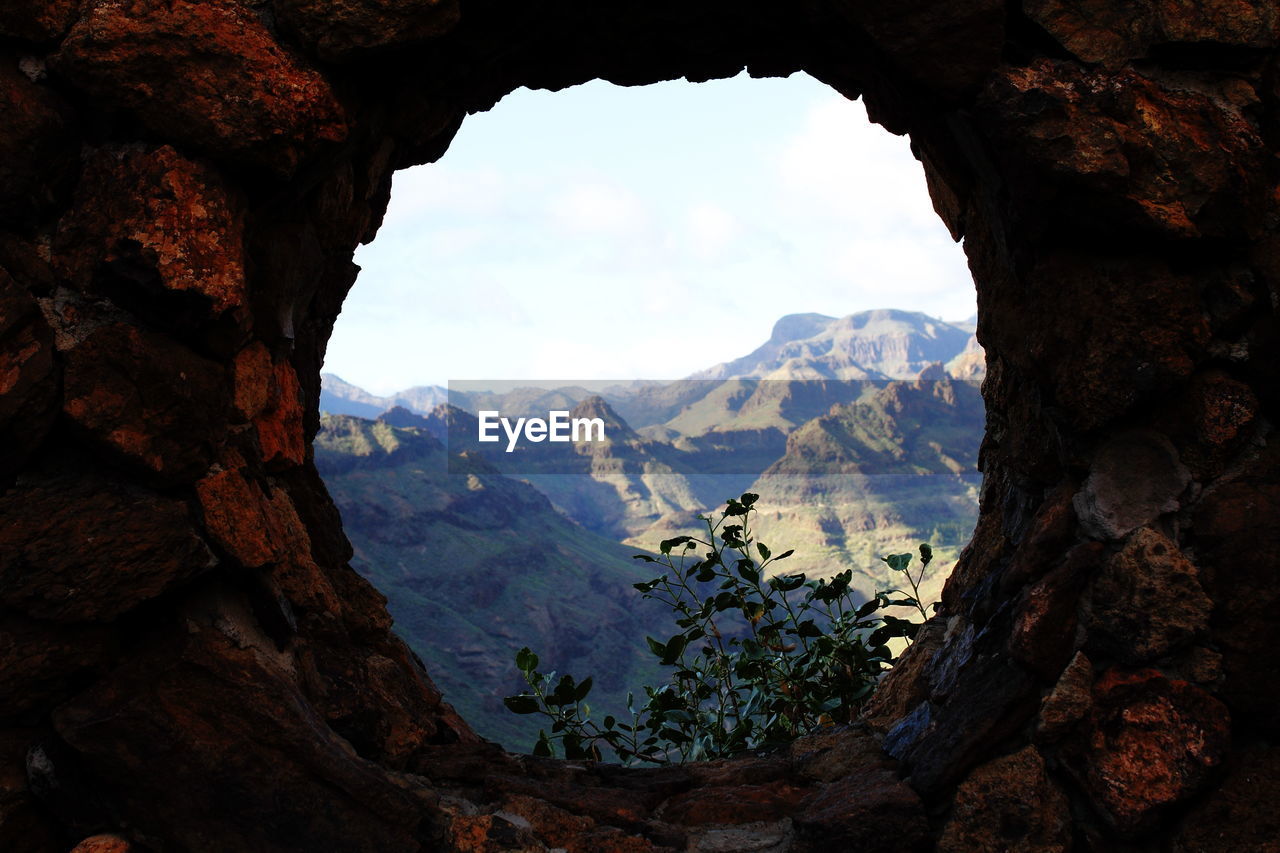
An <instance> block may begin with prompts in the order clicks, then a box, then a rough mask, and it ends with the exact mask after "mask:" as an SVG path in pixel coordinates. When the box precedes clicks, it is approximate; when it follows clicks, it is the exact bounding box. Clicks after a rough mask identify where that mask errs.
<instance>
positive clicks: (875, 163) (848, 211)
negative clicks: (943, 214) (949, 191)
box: [778, 95, 938, 233]
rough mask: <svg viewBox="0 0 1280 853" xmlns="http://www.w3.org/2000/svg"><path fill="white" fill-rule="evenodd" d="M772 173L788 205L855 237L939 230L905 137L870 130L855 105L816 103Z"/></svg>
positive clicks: (829, 101) (858, 105) (861, 108)
mask: <svg viewBox="0 0 1280 853" xmlns="http://www.w3.org/2000/svg"><path fill="white" fill-rule="evenodd" d="M778 172H779V177H780V183H781V186H782V189H783V191H784V194H785V195H787V196H790V198H789V201H791V202H792V203H798V204H801V205H805V206H809V207H810V208H811V210H812V212H813V213H822V214H825V215H827V216H835V217H838V218H839V219H840V220H841V221H842V222H843V223H844V224H845V225H847V226H850V227H855V228H857V229H858V230H860V231H871V232H876V233H886V232H891V231H898V230H901V229H904V228H906V229H913V230H914V229H926V230H929V229H933V228H935V227H937V226H938V219H937V214H936V213H934V211H933V206H932V204H931V202H930V201H929V194H928V189H927V187H926V185H925V180H924V170H923V168H922V167H921V165H920V163H919V162H918V161H917V160H916V159H915V157H914V156H913V155H912V154H911V148H910V143H909V142H908V140H907V138H906V137H899V136H894V135H892V134H890V133H889V132H888V131H886V130H884V129H883V128H880V127H877V126H874V125H872V124H871V123H870V121H869V120H868V119H867V111H866V108H865V107H864V106H863V104H862V102H861V101H848V100H845V99H844V98H842V97H840V96H837V95H832V96H830V97H829V98H826V99H824V100H822V101H820V102H818V103H817V104H815V105H814V106H813V107H812V108H811V109H810V111H809V113H808V115H807V116H806V117H805V120H804V124H803V126H802V127H801V129H800V130H799V132H798V133H796V134H795V135H794V136H792V137H791V139H790V140H789V141H788V143H787V144H786V147H785V148H784V151H783V154H782V157H781V159H780V161H779V164H778Z"/></svg>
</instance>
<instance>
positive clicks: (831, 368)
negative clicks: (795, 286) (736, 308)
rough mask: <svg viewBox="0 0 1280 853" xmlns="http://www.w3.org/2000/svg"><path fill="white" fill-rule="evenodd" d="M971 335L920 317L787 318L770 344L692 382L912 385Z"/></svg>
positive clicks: (894, 312)
mask: <svg viewBox="0 0 1280 853" xmlns="http://www.w3.org/2000/svg"><path fill="white" fill-rule="evenodd" d="M970 337H971V332H970V330H968V329H962V328H959V327H957V326H953V325H951V324H950V323H947V322H946V321H944V320H939V319H937V318H936V317H930V316H929V315H927V314H924V313H921V312H919V311H903V310H899V309H896V308H878V309H874V310H870V311H859V312H857V313H855V314H848V315H846V316H844V317H838V318H837V317H828V316H826V315H825V314H788V315H787V316H785V317H783V318H782V319H780V320H779V321H778V322H777V323H776V324H774V327H773V334H772V335H771V336H770V338H769V340H768V341H766V342H765V343H764V344H762V345H761V346H760V347H758V348H756V350H755V351H753V352H752V353H750V354H749V355H746V356H743V357H742V358H739V359H735V360H733V361H727V362H724V363H722V364H718V365H716V366H715V367H712V368H710V369H708V370H704V371H701V372H699V373H695V374H693V376H692V377H691V378H693V379H731V378H767V379H840V380H856V379H915V378H916V376H917V375H918V374H919V373H920V371H921V370H923V369H925V368H926V367H928V366H929V365H930V364H933V363H934V362H941V363H944V364H945V363H946V362H948V361H950V360H951V359H953V358H955V357H956V356H957V355H959V354H960V353H961V352H962V351H963V350H964V348H965V345H966V344H967V343H968V342H969V338H970Z"/></svg>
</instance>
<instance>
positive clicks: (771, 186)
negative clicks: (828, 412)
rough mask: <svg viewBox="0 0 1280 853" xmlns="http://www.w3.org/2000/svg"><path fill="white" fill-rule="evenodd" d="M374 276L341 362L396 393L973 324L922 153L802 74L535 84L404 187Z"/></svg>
mask: <svg viewBox="0 0 1280 853" xmlns="http://www.w3.org/2000/svg"><path fill="white" fill-rule="evenodd" d="M356 262H357V263H359V264H360V266H361V267H363V270H364V271H363V272H362V273H361V274H360V278H359V281H357V282H356V286H355V288H354V289H353V290H352V293H351V295H350V297H348V299H347V302H346V305H345V307H344V310H343V313H342V316H341V317H340V318H339V319H338V324H337V328H336V329H335V331H334V336H333V339H332V341H331V342H330V345H329V352H328V357H327V359H326V363H325V370H326V371H329V372H332V373H336V374H338V375H339V376H341V377H342V378H344V379H346V380H347V381H349V382H353V383H355V384H357V385H360V386H361V387H364V388H366V389H367V390H369V391H373V392H375V393H389V392H391V391H395V390H399V389H402V388H406V387H409V386H412V385H425V384H444V383H445V382H447V381H448V380H465V379H546V378H549V377H571V378H580V379H638V378H644V379H673V378H678V377H681V376H684V375H686V374H688V373H691V372H693V371H695V370H699V369H701V368H704V367H708V366H710V365H712V364H715V363H718V362H721V361H726V360H729V359H731V358H735V357H737V356H740V355H743V354H745V353H747V352H749V351H750V350H752V349H753V348H755V347H756V346H757V345H758V344H760V343H762V342H763V341H764V340H765V339H767V338H768V336H769V331H770V329H771V328H772V326H773V323H774V321H776V320H777V319H778V318H779V317H781V316H783V315H784V314H794V313H799V312H806V311H816V312H820V313H824V314H830V315H833V316H841V315H844V314H849V313H852V312H855V311H861V310H865V309H869V308H903V309H908V310H916V311H923V312H925V313H928V314H931V315H934V316H938V317H942V318H943V319H948V320H956V319H963V318H965V317H968V316H969V315H971V314H972V313H973V311H974V293H973V284H972V281H971V279H970V277H969V273H968V269H967V267H966V266H965V260H964V254H963V252H962V251H961V248H960V247H959V246H958V245H956V244H955V243H953V242H952V241H951V238H950V236H949V235H948V234H947V231H946V229H945V228H944V227H943V225H942V223H941V221H940V220H939V219H938V218H937V216H936V214H934V212H933V209H932V206H931V205H930V202H929V198H928V194H927V192H926V190H925V182H924V175H923V172H922V170H921V168H920V164H919V163H918V162H916V161H915V159H914V158H912V156H911V153H910V150H909V148H908V143H907V140H906V139H905V138H902V137H894V136H892V135H890V134H889V133H888V132H886V131H885V130H883V129H882V128H880V127H877V126H875V125H872V124H870V123H869V122H868V121H867V119H866V113H865V111H864V109H863V107H862V104H861V103H860V102H851V101H848V100H846V99H844V98H843V97H841V96H840V95H838V94H837V93H835V92H834V91H832V90H831V89H828V88H827V87H825V86H823V85H822V84H820V83H818V82H817V81H815V80H813V79H812V78H810V77H808V76H806V75H803V74H797V75H794V76H793V77H791V78H788V79H784V80H783V79H767V80H752V79H749V78H747V77H746V76H745V75H744V76H741V77H738V78H735V79H732V80H722V81H713V82H710V83H700V84H696V85H694V84H690V83H686V82H683V81H680V82H672V83H662V84H658V85H654V86H645V87H636V88H622V87H617V86H613V85H611V84H607V83H600V82H596V83H589V84H587V85H584V86H578V87H575V88H573V89H567V90H565V91H562V92H555V93H550V92H532V91H529V90H525V89H522V90H520V91H518V92H515V93H513V94H511V95H509V96H508V97H507V98H505V99H504V100H503V101H502V102H501V103H499V104H498V105H497V106H496V107H495V108H494V109H493V110H491V111H490V112H488V113H481V114H478V115H474V116H471V117H470V118H468V119H467V121H466V122H465V123H464V124H463V127H462V130H461V131H460V132H459V134H458V137H457V139H455V140H454V143H453V145H452V147H451V148H450V150H449V152H448V153H447V154H446V155H445V156H444V158H443V159H442V160H441V161H440V162H438V163H435V164H432V165H428V166H423V167H419V168H416V169H410V170H406V171H403V172H400V173H398V174H397V175H396V178H395V184H394V188H393V190H392V195H391V206H390V209H389V210H388V212H387V217H386V221H385V223H384V224H383V227H382V230H381V232H380V233H379V234H378V238H377V240H375V241H374V242H373V243H372V244H371V245H369V246H365V247H362V248H361V249H360V251H359V252H358V253H357V254H356Z"/></svg>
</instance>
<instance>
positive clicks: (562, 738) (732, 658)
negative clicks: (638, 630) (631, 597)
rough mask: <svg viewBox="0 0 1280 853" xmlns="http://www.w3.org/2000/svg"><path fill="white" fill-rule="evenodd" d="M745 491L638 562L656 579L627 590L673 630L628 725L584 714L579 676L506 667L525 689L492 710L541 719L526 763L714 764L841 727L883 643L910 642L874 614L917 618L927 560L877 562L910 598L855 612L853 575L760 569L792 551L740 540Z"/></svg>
mask: <svg viewBox="0 0 1280 853" xmlns="http://www.w3.org/2000/svg"><path fill="white" fill-rule="evenodd" d="M757 500H758V496H757V495H754V494H750V493H748V494H744V495H742V496H741V498H738V499H730V500H729V501H728V504H727V506H726V508H725V510H724V511H723V512H722V513H721V514H720V517H719V518H718V519H713V518H711V517H708V516H700V517H699V518H700V519H701V520H702V522H703V523H704V524H705V525H706V534H705V538H700V537H695V536H677V537H675V538H673V539H668V540H665V541H664V542H662V544H661V547H660V549H659V550H660V554H659V555H658V556H654V555H651V554H638V555H636V558H637V559H641V560H644V561H646V562H649V563H656V564H658V565H660V566H662V567H663V568H664V569H665V572H664V573H663V574H662V575H659V576H658V577H655V578H653V579H652V580H648V581H645V582H643V583H638V584H635V587H636V588H637V589H638V590H640V592H641V593H642V594H643V595H644V596H645V597H646V598H653V599H656V600H658V601H661V602H663V603H664V604H666V605H667V606H668V607H670V608H671V612H672V615H673V617H674V620H675V626H676V628H677V629H678V630H677V632H676V633H674V634H673V635H672V636H671V637H670V638H669V639H667V640H666V641H665V642H663V641H659V640H657V639H654V638H652V637H649V638H647V641H648V645H649V650H650V651H651V652H652V653H653V654H654V656H655V657H656V658H657V659H658V662H659V664H660V665H662V666H663V667H664V668H666V669H668V670H669V671H670V677H669V680H668V681H667V683H665V684H662V685H660V686H657V687H651V686H650V687H645V688H644V694H645V695H644V701H643V703H642V704H640V705H639V706H637V705H636V703H635V700H634V697H633V696H628V703H627V716H626V718H624V719H619V718H618V717H616V716H614V715H608V716H605V717H604V718H603V719H601V720H600V722H598V723H597V722H596V721H595V720H594V719H593V718H592V717H591V709H590V706H589V705H588V704H587V702H586V700H587V697H588V695H589V694H590V692H591V686H592V679H591V678H585V679H583V680H581V681H578V680H576V679H575V678H574V677H573V676H571V675H563V676H560V677H559V678H557V677H556V673H554V672H551V673H542V672H540V671H539V670H538V665H539V660H538V656H537V655H536V654H534V653H533V652H532V651H530V650H529V649H528V648H527V647H526V648H523V649H521V650H520V651H519V652H518V653H517V654H516V666H517V668H518V669H519V670H520V672H521V673H522V675H523V676H524V678H525V681H526V682H527V684H528V687H529V690H528V692H526V693H521V694H519V695H516V696H509V697H507V698H506V699H504V700H503V701H504V702H505V704H506V706H507V708H508V709H509V710H511V711H512V712H514V713H517V714H542V715H543V716H545V717H546V718H547V719H548V721H549V727H548V728H546V729H543V730H542V731H541V733H540V736H539V738H538V740H537V743H536V744H535V746H534V754H535V755H546V756H550V755H555V754H557V753H558V752H561V751H562V752H563V754H564V755H565V757H567V758H576V759H595V760H601V759H602V758H603V757H604V755H605V754H606V752H605V751H606V749H607V750H609V751H611V752H612V753H613V754H614V755H616V756H617V757H619V758H620V759H622V760H623V761H625V762H628V763H654V764H670V763H680V762H684V761H697V760H702V759H712V758H720V757H724V756H729V755H734V754H737V753H741V752H745V751H748V750H754V749H766V748H770V747H775V746H780V745H782V744H786V743H789V742H791V741H792V740H794V739H796V738H797V737H801V736H803V735H805V734H808V733H810V732H813V731H815V730H817V729H818V728H821V727H823V726H827V725H833V724H836V723H841V722H848V721H849V720H850V719H851V718H852V717H853V715H855V714H856V713H857V710H858V708H859V707H860V706H861V705H862V703H863V702H865V701H866V700H867V698H868V697H869V696H870V695H871V692H872V691H873V690H874V689H875V685H876V683H877V681H878V679H879V677H880V675H881V674H882V673H883V672H884V671H885V670H886V669H888V668H890V667H891V666H892V665H893V662H894V657H895V656H894V654H893V652H892V651H891V650H890V648H889V643H890V641H892V640H894V639H895V638H906V639H907V640H908V642H910V640H911V639H912V638H913V637H914V636H915V634H916V631H917V630H918V629H919V627H920V623H917V622H912V621H910V620H908V619H903V618H899V617H896V616H893V615H891V614H889V613H887V612H885V609H886V608H889V607H910V608H913V609H915V610H916V611H918V612H919V613H920V614H921V616H922V617H925V618H927V616H928V612H927V609H926V607H925V605H924V604H923V603H922V602H921V601H920V599H919V587H920V582H921V581H922V579H923V577H924V574H925V571H926V570H927V568H928V566H929V562H930V561H931V560H932V557H933V552H932V550H931V549H930V547H929V546H928V545H921V546H920V567H919V570H918V571H917V572H915V573H913V571H912V568H911V562H912V559H913V555H912V554H893V555H890V556H888V557H883V558H882V559H883V560H884V562H885V563H886V564H888V566H889V567H890V568H891V569H892V570H894V571H895V572H899V573H901V574H902V575H903V576H904V577H905V578H906V580H907V585H908V586H909V587H910V591H909V592H908V591H904V590H899V589H889V590H885V591H882V592H878V593H877V594H876V595H875V596H874V597H873V598H871V599H870V600H868V601H866V602H861V603H859V602H858V601H857V600H856V599H855V598H854V591H853V590H852V589H851V587H850V581H851V579H852V572H851V571H845V572H842V573H841V574H838V575H836V576H835V577H833V578H830V579H817V580H809V579H808V578H807V577H805V575H803V574H781V573H777V572H770V571H769V570H770V569H771V568H772V567H773V564H774V563H776V562H778V561H780V560H785V559H786V558H787V557H789V556H791V552H790V551H786V552H783V553H781V554H776V555H775V554H774V553H773V552H772V551H771V550H770V549H769V548H768V546H766V545H765V544H764V543H763V542H759V541H756V540H755V539H754V537H753V536H752V535H751V528H750V521H751V515H752V513H754V512H755V509H754V504H755V503H756V501H757Z"/></svg>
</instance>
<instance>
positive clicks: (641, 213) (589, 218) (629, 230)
mask: <svg viewBox="0 0 1280 853" xmlns="http://www.w3.org/2000/svg"><path fill="white" fill-rule="evenodd" d="M548 212H549V213H550V214H551V216H552V218H553V219H554V221H555V222H556V223H557V224H558V225H559V226H560V227H561V228H562V229H564V230H566V231H569V232H571V233H587V234H634V233H636V232H638V231H640V230H642V229H643V228H645V227H646V226H647V223H648V219H649V217H648V212H647V211H646V209H645V205H644V203H643V202H642V201H641V199H640V198H639V197H638V196H637V195H636V193H635V192H633V191H632V190H630V189H627V188H626V187H620V186H617V185H616V184H608V183H603V182H595V181H593V182H590V183H580V184H577V185H574V186H571V187H568V188H567V189H565V190H563V191H562V192H559V193H557V194H556V195H555V196H553V197H552V198H551V200H550V203H549V205H548Z"/></svg>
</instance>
